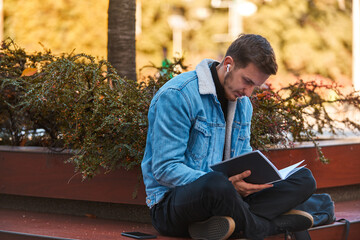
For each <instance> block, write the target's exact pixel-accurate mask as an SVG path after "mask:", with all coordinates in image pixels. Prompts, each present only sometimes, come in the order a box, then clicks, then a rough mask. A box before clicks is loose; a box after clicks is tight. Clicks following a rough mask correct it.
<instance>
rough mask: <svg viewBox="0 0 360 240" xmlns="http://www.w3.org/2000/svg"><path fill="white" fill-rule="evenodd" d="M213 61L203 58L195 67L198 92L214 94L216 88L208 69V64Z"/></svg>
mask: <svg viewBox="0 0 360 240" xmlns="http://www.w3.org/2000/svg"><path fill="white" fill-rule="evenodd" d="M213 62H215V60H212V59H204V60H202V61H201V62H200V63H199V64H198V65H197V66H196V68H195V71H196V74H197V76H198V79H199V92H200V94H212V95H215V96H216V88H215V84H214V80H213V78H212V75H211V71H210V66H211V64H212V63H213Z"/></svg>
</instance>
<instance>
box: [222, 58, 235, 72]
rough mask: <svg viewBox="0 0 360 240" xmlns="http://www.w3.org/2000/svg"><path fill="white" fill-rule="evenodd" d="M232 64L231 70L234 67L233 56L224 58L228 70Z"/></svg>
mask: <svg viewBox="0 0 360 240" xmlns="http://www.w3.org/2000/svg"><path fill="white" fill-rule="evenodd" d="M229 64H230V67H229V70H230V69H231V68H232V67H234V59H233V58H232V57H231V56H226V57H225V58H224V66H225V68H226V69H227V66H228V65H229Z"/></svg>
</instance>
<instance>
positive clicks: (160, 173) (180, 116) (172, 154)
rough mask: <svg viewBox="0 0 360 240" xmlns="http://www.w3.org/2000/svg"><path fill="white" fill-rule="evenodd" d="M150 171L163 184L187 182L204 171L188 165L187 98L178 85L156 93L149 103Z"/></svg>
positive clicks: (190, 114)
mask: <svg viewBox="0 0 360 240" xmlns="http://www.w3.org/2000/svg"><path fill="white" fill-rule="evenodd" d="M150 111H151V114H152V118H153V119H152V121H153V122H152V124H153V128H152V129H153V132H152V134H151V142H152V153H153V156H152V173H153V176H154V178H155V179H156V181H158V182H159V183H160V184H162V185H164V186H167V187H175V186H179V185H184V184H187V183H191V182H193V181H195V180H196V179H198V178H199V177H201V176H202V175H204V174H205V172H203V171H199V170H195V169H192V168H190V167H188V165H187V164H186V163H187V159H186V158H185V152H186V149H187V145H188V140H189V132H190V128H191V119H192V113H191V102H190V100H189V98H188V97H187V96H185V95H184V94H183V93H182V92H181V91H179V90H178V89H167V90H165V91H164V92H162V93H160V94H159V96H158V98H157V99H156V101H155V102H154V103H153V106H151V107H150Z"/></svg>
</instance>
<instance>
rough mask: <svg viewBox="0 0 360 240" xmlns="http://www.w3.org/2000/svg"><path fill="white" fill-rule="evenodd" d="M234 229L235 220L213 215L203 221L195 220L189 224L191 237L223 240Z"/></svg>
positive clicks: (204, 239) (203, 239)
mask: <svg viewBox="0 0 360 240" xmlns="http://www.w3.org/2000/svg"><path fill="white" fill-rule="evenodd" d="M234 230H235V222H234V220H233V219H232V218H231V217H221V216H214V217H211V218H209V219H208V220H206V221H203V222H196V223H193V224H191V225H190V226H189V234H190V236H191V238H192V239H202V240H225V239H228V238H229V237H230V236H231V234H232V233H233V232H234Z"/></svg>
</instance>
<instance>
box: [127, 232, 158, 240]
mask: <svg viewBox="0 0 360 240" xmlns="http://www.w3.org/2000/svg"><path fill="white" fill-rule="evenodd" d="M121 235H123V236H126V237H131V238H136V239H151V238H156V235H152V234H148V233H142V232H122V233H121Z"/></svg>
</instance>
